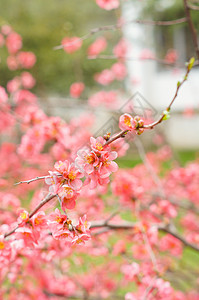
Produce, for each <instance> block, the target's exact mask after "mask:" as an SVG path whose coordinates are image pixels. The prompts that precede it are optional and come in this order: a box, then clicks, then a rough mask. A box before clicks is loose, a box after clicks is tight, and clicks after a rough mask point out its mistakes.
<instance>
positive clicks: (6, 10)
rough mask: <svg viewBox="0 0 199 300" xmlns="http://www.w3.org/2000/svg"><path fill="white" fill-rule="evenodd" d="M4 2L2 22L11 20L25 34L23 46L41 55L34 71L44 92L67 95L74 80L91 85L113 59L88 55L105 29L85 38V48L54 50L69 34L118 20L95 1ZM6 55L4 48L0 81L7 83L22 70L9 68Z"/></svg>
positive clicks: (79, 32) (13, 25) (1, 0)
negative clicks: (70, 51)
mask: <svg viewBox="0 0 199 300" xmlns="http://www.w3.org/2000/svg"><path fill="white" fill-rule="evenodd" d="M0 4H1V13H0V25H3V24H10V25H11V26H12V28H13V29H14V30H15V31H16V32H18V33H19V34H20V35H21V36H22V38H23V50H24V51H32V52H34V53H35V54H36V56H37V63H36V65H35V67H34V68H33V70H32V74H33V75H34V76H35V78H36V80H37V86H36V90H37V92H38V93H39V94H40V95H46V93H51V94H52V93H54V94H57V93H61V94H64V95H66V94H67V93H68V90H69V86H70V85H71V83H72V82H74V81H84V82H85V84H86V85H87V86H89V87H91V86H93V84H94V81H93V79H92V78H93V74H94V73H96V72H99V71H101V70H102V69H104V68H107V67H109V66H110V65H111V64H112V63H113V62H112V61H111V62H110V61H101V60H87V58H86V57H87V56H86V51H87V47H88V46H89V44H90V43H91V42H92V41H93V40H94V39H95V38H96V37H97V36H99V35H102V34H104V33H102V32H100V33H99V34H98V35H97V34H96V35H94V36H93V37H90V38H89V39H87V40H85V41H84V43H83V47H82V49H81V50H79V51H77V52H76V53H74V54H72V55H71V54H67V53H65V52H64V51H63V50H62V49H61V50H56V51H55V50H53V47H55V46H57V45H60V44H61V40H62V39H63V37H65V36H80V37H81V36H83V35H85V34H87V33H88V32H89V30H90V29H92V28H94V27H99V26H103V25H107V24H112V23H115V22H116V21H115V17H114V13H113V12H104V11H103V10H102V9H100V8H98V6H97V5H96V3H95V1H91V0H84V1H83V3H81V4H80V1H79V0H73V1H69V0H59V1H54V0H42V1H41V0H34V1H31V0H25V1H22V0H10V1H7V0H0ZM77 8H78V9H77ZM112 36H114V34H113V33H111V35H110V33H109V32H107V33H106V37H107V38H108V39H110V38H112ZM115 42H116V41H115ZM110 43H111V42H110ZM110 49H111V48H110ZM110 49H109V50H110ZM109 50H108V51H109ZM110 51H111V50H110ZM6 55H7V53H5V51H4V50H1V55H0V56H1V72H0V83H1V85H4V86H5V85H6V82H7V81H8V80H9V79H11V78H12V77H14V76H15V75H17V74H18V72H17V71H12V72H10V71H9V70H8V69H7V67H6V64H5V59H4V58H5V57H6Z"/></svg>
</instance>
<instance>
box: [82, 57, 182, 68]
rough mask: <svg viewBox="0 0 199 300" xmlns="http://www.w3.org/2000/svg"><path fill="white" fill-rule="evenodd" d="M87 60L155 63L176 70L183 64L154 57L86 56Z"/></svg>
mask: <svg viewBox="0 0 199 300" xmlns="http://www.w3.org/2000/svg"><path fill="white" fill-rule="evenodd" d="M88 59H89V60H94V59H124V60H130V61H142V62H145V61H155V62H157V63H159V64H163V65H167V66H170V67H175V68H176V67H177V68H183V67H184V64H178V63H176V62H169V61H166V60H165V59H161V58H156V57H148V58H141V57H130V56H116V55H102V54H101V55H97V56H88Z"/></svg>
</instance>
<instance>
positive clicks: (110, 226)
mask: <svg viewBox="0 0 199 300" xmlns="http://www.w3.org/2000/svg"><path fill="white" fill-rule="evenodd" d="M135 226H136V224H135V223H132V222H122V223H120V224H118V223H113V222H110V223H108V224H107V222H106V220H102V221H93V222H91V227H90V228H91V229H94V228H103V227H104V229H105V230H106V231H104V232H107V231H108V230H122V229H123V230H126V229H133V228H135ZM154 226H157V229H158V230H159V231H162V232H166V233H169V234H171V235H172V236H174V237H175V238H177V239H178V240H179V241H181V242H182V243H183V244H184V246H186V247H189V248H192V249H193V250H195V251H197V252H199V247H198V246H196V245H194V244H192V243H190V242H188V241H187V240H186V239H185V238H184V237H183V236H181V235H180V234H178V233H177V232H175V231H174V230H173V229H171V228H170V227H169V226H168V225H164V224H163V225H154Z"/></svg>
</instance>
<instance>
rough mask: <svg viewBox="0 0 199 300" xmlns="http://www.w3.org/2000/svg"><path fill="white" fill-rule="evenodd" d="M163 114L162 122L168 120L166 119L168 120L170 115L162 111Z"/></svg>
mask: <svg viewBox="0 0 199 300" xmlns="http://www.w3.org/2000/svg"><path fill="white" fill-rule="evenodd" d="M163 114H164V117H163V120H164V121H165V120H168V119H169V118H170V113H169V111H167V110H164V111H163Z"/></svg>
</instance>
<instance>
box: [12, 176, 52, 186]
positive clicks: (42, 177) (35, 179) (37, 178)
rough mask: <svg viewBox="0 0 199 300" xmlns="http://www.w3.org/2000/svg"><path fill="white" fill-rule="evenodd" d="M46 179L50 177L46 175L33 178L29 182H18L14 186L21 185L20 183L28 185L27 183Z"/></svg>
mask: <svg viewBox="0 0 199 300" xmlns="http://www.w3.org/2000/svg"><path fill="white" fill-rule="evenodd" d="M47 177H50V176H49V175H47V176H41V177H35V178H33V179H30V180H25V181H19V182H16V183H15V184H14V185H19V184H22V183H27V184H29V183H31V182H33V181H37V180H41V179H45V178H47Z"/></svg>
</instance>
